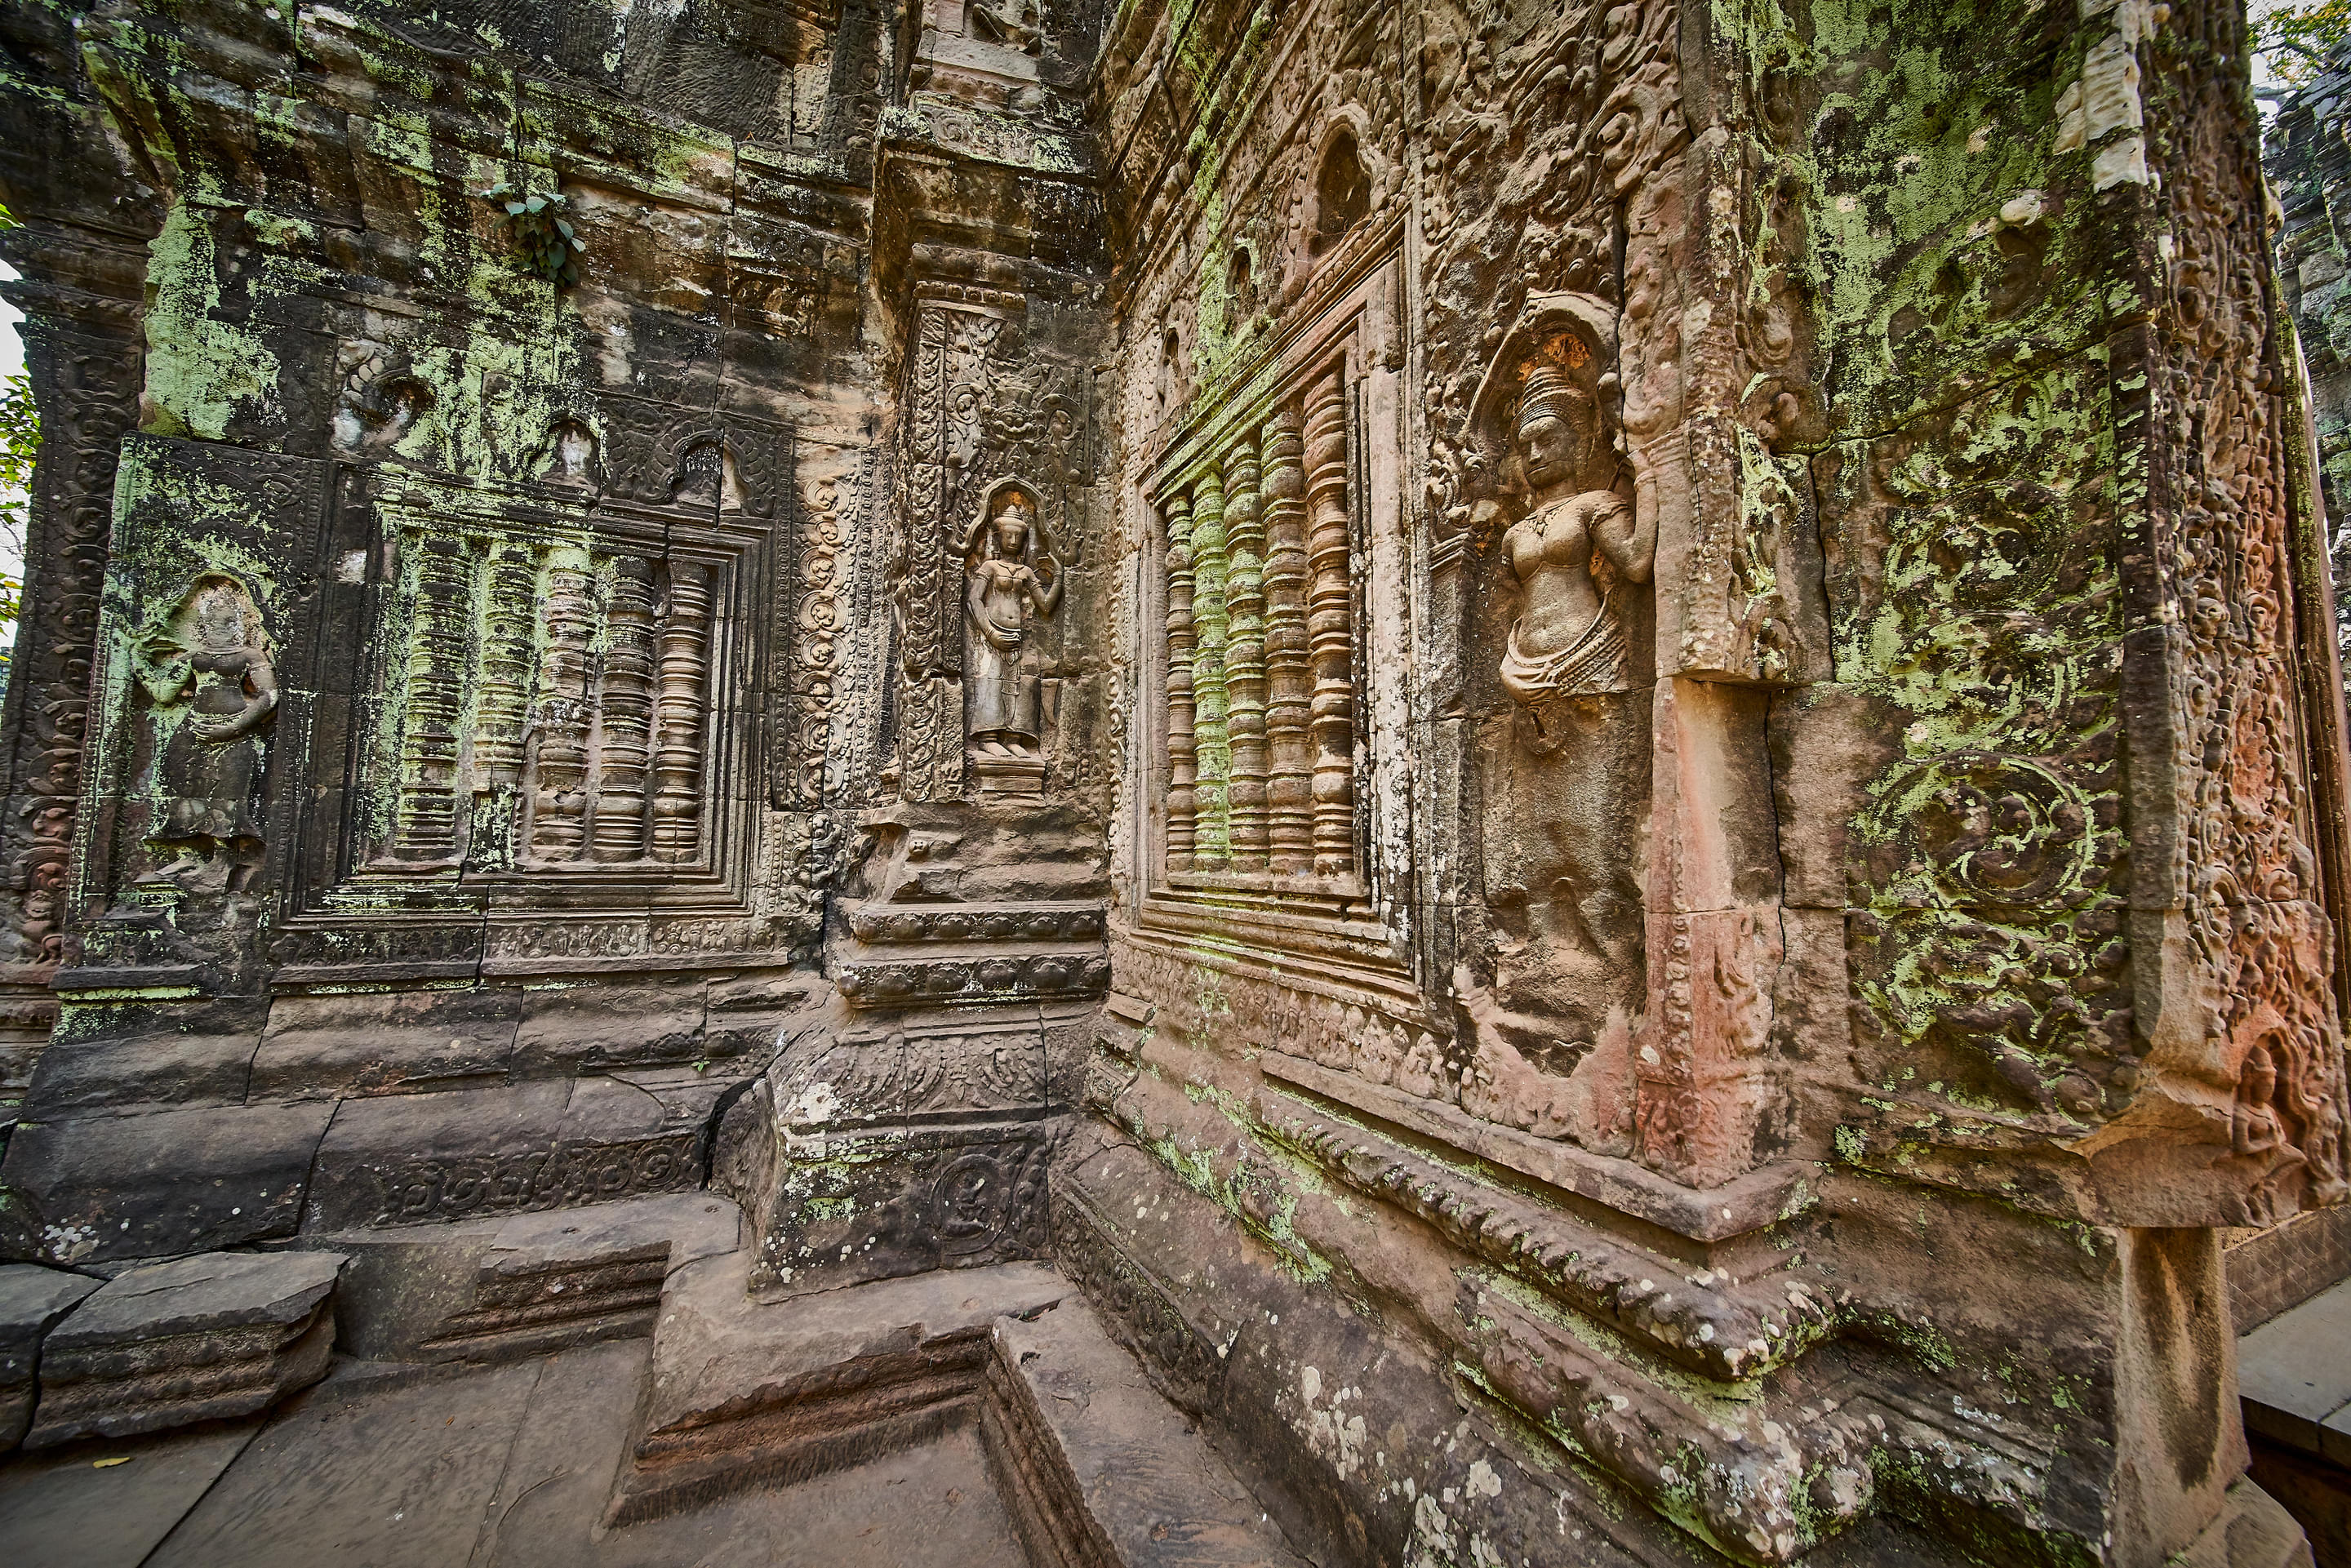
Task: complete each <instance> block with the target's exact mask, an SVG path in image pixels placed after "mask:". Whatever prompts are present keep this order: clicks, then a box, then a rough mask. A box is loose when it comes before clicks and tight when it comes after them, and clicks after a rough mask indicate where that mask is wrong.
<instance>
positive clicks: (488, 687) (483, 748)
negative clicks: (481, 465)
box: [473, 543, 540, 789]
mask: <svg viewBox="0 0 2351 1568" xmlns="http://www.w3.org/2000/svg"><path fill="white" fill-rule="evenodd" d="M539 610H540V606H539V603H538V551H537V550H536V549H534V548H533V547H532V546H530V545H528V544H516V543H507V544H505V545H501V546H500V547H499V548H498V551H497V553H496V555H495V556H493V557H492V558H491V559H490V586H489V592H488V594H487V595H486V604H485V607H484V614H483V618H482V619H483V632H482V669H481V695H480V697H479V699H478V701H477V704H476V712H475V719H474V758H473V775H474V779H475V785H474V787H475V789H488V788H493V787H495V786H497V785H501V784H512V783H513V782H514V781H515V780H516V779H518V778H520V777H521V776H522V740H523V717H524V713H523V710H524V707H525V706H526V704H527V703H528V699H529V696H530V644H531V639H532V637H533V636H534V635H535V634H536V632H537V631H538V616H539Z"/></svg>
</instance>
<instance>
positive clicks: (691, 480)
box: [664, 431, 743, 512]
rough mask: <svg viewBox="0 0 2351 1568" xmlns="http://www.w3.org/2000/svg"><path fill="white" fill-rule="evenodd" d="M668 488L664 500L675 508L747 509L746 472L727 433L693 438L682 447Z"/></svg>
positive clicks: (679, 449) (671, 473)
mask: <svg viewBox="0 0 2351 1568" xmlns="http://www.w3.org/2000/svg"><path fill="white" fill-rule="evenodd" d="M665 488H666V492H667V493H666V494H665V496H664V499H665V500H666V501H668V503H669V504H670V505H671V506H673V507H694V508H695V509H697V510H699V509H702V508H705V507H709V508H715V509H716V510H717V511H721V512H739V511H741V510H743V471H742V466H741V465H740V463H739V462H738V461H737V458H736V455H735V445H734V443H732V442H730V441H728V440H727V439H726V434H725V433H724V432H723V431H712V432H710V433H708V434H704V435H698V436H695V437H691V438H689V439H688V440H686V441H685V442H684V443H683V444H680V446H679V447H678V450H677V461H676V462H675V463H674V464H673V465H671V467H670V472H669V482H668V485H667V486H666V487H665Z"/></svg>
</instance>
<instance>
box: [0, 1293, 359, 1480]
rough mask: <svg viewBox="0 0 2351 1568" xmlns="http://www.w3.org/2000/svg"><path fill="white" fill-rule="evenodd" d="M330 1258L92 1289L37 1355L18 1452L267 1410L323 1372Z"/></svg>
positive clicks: (329, 1332) (329, 1325) (329, 1339)
mask: <svg viewBox="0 0 2351 1568" xmlns="http://www.w3.org/2000/svg"><path fill="white" fill-rule="evenodd" d="M342 1266H343V1259H342V1257H341V1255H340V1254H339V1253H333V1252H281V1253H245V1252H214V1253H204V1254H201V1255H199V1256H197V1257H193V1258H182V1259H179V1260H176V1261H173V1262H170V1263H154V1264H150V1265H148V1266H147V1267H145V1268H142V1269H133V1270H130V1271H129V1272H128V1273H125V1274H122V1275H120V1276H119V1277H117V1278H115V1279H113V1280H110V1281H107V1282H106V1283H105V1284H104V1285H102V1286H100V1287H99V1289H98V1290H96V1291H92V1292H91V1293H90V1294H89V1297H88V1298H87V1299H85V1300H84V1301H82V1302H81V1304H80V1305H79V1306H78V1307H76V1308H75V1309H74V1310H73V1312H71V1313H70V1314H69V1315H68V1317H67V1318H66V1319H65V1321H64V1322H60V1323H59V1324H57V1327H55V1328H53V1329H51V1330H50V1331H49V1333H48V1337H47V1339H46V1340H44V1341H43V1342H42V1343H41V1349H40V1356H41V1361H40V1398H39V1401H38V1402H37V1404H36V1405H35V1406H34V1409H33V1424H32V1429H31V1430H30V1431H28V1432H27V1433H26V1436H25V1446H26V1448H47V1447H50V1446H52V1445H54V1444H58V1443H68V1442H71V1441H73V1440H74V1439H76V1438H78V1437H126V1436H129V1435H131V1434H132V1433H136V1432H155V1431H161V1430H162V1429H164V1428H166V1427H184V1426H188V1425H191V1424H193V1423H194V1422H197V1421H213V1420H225V1419H228V1418H230V1417H232V1416H248V1415H251V1414H252V1413H253V1412H255V1411H256V1410H261V1409H266V1407H267V1406H270V1405H273V1404H275V1403H276V1402H277V1400H278V1399H279V1398H281V1397H282V1396H285V1395H287V1394H289V1393H291V1392H293V1391H294V1390H295V1389H297V1388H301V1387H305V1386H307V1385H310V1384H312V1383H316V1382H317V1381H318V1380H319V1378H321V1377H323V1376H324V1375H326V1372H327V1365H328V1361H329V1355H330V1353H331V1352H332V1350H333V1347H334V1343H335V1322H334V1315H333V1312H332V1309H331V1308H330V1307H329V1304H328V1297H329V1295H330V1294H331V1293H332V1291H334V1288H335V1278H336V1275H337V1274H338V1273H339V1272H340V1270H341V1269H342Z"/></svg>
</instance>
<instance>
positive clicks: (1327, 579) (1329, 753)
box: [1306, 366, 1355, 876]
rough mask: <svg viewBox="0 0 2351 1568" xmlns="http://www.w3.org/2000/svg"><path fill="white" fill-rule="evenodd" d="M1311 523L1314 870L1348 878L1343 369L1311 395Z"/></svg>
mask: <svg viewBox="0 0 2351 1568" xmlns="http://www.w3.org/2000/svg"><path fill="white" fill-rule="evenodd" d="M1306 519H1307V535H1306V548H1307V570H1308V573H1309V586H1308V589H1307V596H1306V634H1307V646H1308V653H1309V655H1310V657H1311V660H1312V662H1313V671H1314V696H1313V702H1312V704H1311V708H1310V712H1309V717H1308V720H1307V727H1308V729H1309V731H1310V732H1311V735H1312V737H1313V742H1314V871H1315V874H1316V875H1318V876H1343V875H1346V874H1348V873H1352V872H1353V870H1354V869H1355V781H1354V748H1355V670H1354V663H1355V648H1354V592H1353V585H1352V584H1351V583H1350V582H1349V580H1348V575H1347V566H1348V559H1347V558H1348V549H1349V543H1350V541H1349V538H1348V527H1347V408H1346V392H1345V383H1344V382H1343V380H1342V379H1341V373H1340V369H1339V367H1337V366H1333V367H1332V370H1331V371H1330V373H1329V374H1328V375H1327V376H1326V377H1324V378H1323V379H1322V380H1321V381H1319V382H1316V383H1315V384H1314V385H1313V387H1312V388H1311V390H1310V391H1309V392H1308V393H1307V407H1306Z"/></svg>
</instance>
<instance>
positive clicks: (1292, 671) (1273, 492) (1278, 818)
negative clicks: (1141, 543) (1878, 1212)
mask: <svg viewBox="0 0 2351 1568" xmlns="http://www.w3.org/2000/svg"><path fill="white" fill-rule="evenodd" d="M1299 426H1300V420H1299V413H1298V406H1297V404H1295V403H1284V404H1282V405H1281V406H1280V407H1279V408H1277V409H1275V410H1274V411H1273V413H1271V414H1270V415H1269V416H1268V418H1267V420H1266V422H1265V431H1264V442H1265V447H1264V450H1265V464H1264V479H1263V484H1262V489H1261V495H1262V506H1263V516H1264V519H1265V540H1266V557H1265V618H1266V619H1265V668H1266V706H1265V733H1266V750H1267V753H1268V758H1269V767H1270V773H1271V779H1270V783H1269V784H1268V786H1267V790H1266V829H1267V846H1268V851H1269V862H1270V865H1271V866H1272V868H1273V870H1275V871H1276V872H1282V873H1301V872H1308V871H1311V870H1312V869H1313V868H1314V795H1313V782H1312V780H1313V775H1314V768H1313V762H1312V758H1311V753H1310V750H1309V747H1308V741H1307V735H1306V720H1307V716H1308V713H1309V695H1310V693H1311V688H1312V685H1313V672H1312V666H1311V664H1310V663H1309V661H1308V657H1307V639H1306V500H1305V497H1306V469H1305V465H1304V461H1303V451H1304V448H1303V445H1302V444H1301V438H1300V434H1299Z"/></svg>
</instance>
